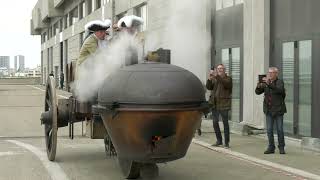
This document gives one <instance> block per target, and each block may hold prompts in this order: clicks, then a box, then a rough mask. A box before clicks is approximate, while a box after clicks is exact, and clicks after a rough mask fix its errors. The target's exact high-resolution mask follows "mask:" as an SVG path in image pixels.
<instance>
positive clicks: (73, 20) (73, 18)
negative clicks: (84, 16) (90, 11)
mask: <svg viewBox="0 0 320 180" xmlns="http://www.w3.org/2000/svg"><path fill="white" fill-rule="evenodd" d="M78 17H79V16H78V7H76V8H74V9H73V10H71V11H70V13H69V26H72V25H73V24H75V23H76V22H78V20H79V18H78Z"/></svg>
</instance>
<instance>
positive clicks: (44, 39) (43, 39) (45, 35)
mask: <svg viewBox="0 0 320 180" xmlns="http://www.w3.org/2000/svg"><path fill="white" fill-rule="evenodd" d="M46 40H47V32H44V33H43V34H42V36H41V43H42V44H43V43H45V42H46Z"/></svg>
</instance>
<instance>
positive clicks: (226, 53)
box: [221, 47, 241, 122]
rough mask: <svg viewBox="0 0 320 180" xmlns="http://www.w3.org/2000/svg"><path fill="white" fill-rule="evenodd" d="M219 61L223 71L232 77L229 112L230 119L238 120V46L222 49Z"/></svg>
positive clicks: (239, 63)
mask: <svg viewBox="0 0 320 180" xmlns="http://www.w3.org/2000/svg"><path fill="white" fill-rule="evenodd" d="M221 63H222V64H223V65H224V67H225V72H226V73H227V74H228V75H229V76H231V77H232V87H233V88H232V101H231V114H230V118H231V120H232V121H235V122H240V121H241V117H240V107H241V102H240V98H241V78H240V77H241V51H240V48H239V47H235V48H227V49H222V51H221Z"/></svg>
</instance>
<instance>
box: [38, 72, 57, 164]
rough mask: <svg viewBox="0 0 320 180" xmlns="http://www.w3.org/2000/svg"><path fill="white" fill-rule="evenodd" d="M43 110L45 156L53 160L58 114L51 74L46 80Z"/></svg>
mask: <svg viewBox="0 0 320 180" xmlns="http://www.w3.org/2000/svg"><path fill="white" fill-rule="evenodd" d="M44 111H45V112H44V113H42V115H41V121H42V123H43V124H44V134H45V140H46V148H47V156H48V159H49V160H50V161H54V159H55V157H56V149H57V131H58V114H57V99H56V89H55V80H54V78H53V77H52V76H49V77H48V80H47V85H46V95H45V106H44Z"/></svg>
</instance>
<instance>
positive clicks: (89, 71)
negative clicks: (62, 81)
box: [71, 32, 141, 102]
mask: <svg viewBox="0 0 320 180" xmlns="http://www.w3.org/2000/svg"><path fill="white" fill-rule="evenodd" d="M129 48H136V50H137V51H138V50H139V48H141V45H139V43H138V41H137V40H136V38H135V36H134V35H131V34H128V33H126V32H123V33H121V34H119V36H117V37H115V38H114V39H113V40H112V41H111V42H109V44H108V46H107V48H104V49H98V50H97V52H96V53H95V54H93V55H91V56H89V57H88V58H87V59H86V60H85V62H83V63H82V64H81V65H80V66H78V68H77V72H76V74H77V75H76V77H77V78H76V80H75V81H74V83H73V84H71V89H72V92H73V93H74V94H75V96H76V97H77V99H78V100H79V101H81V102H87V101H90V100H92V99H93V98H95V96H96V95H97V92H98V89H99V88H100V87H101V85H102V83H103V82H104V79H105V78H107V77H108V76H109V75H110V74H111V73H112V72H115V71H117V70H118V69H119V68H121V67H122V66H124V65H125V60H126V58H127V57H128V56H131V54H129V53H130V51H128V50H127V49H129Z"/></svg>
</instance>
